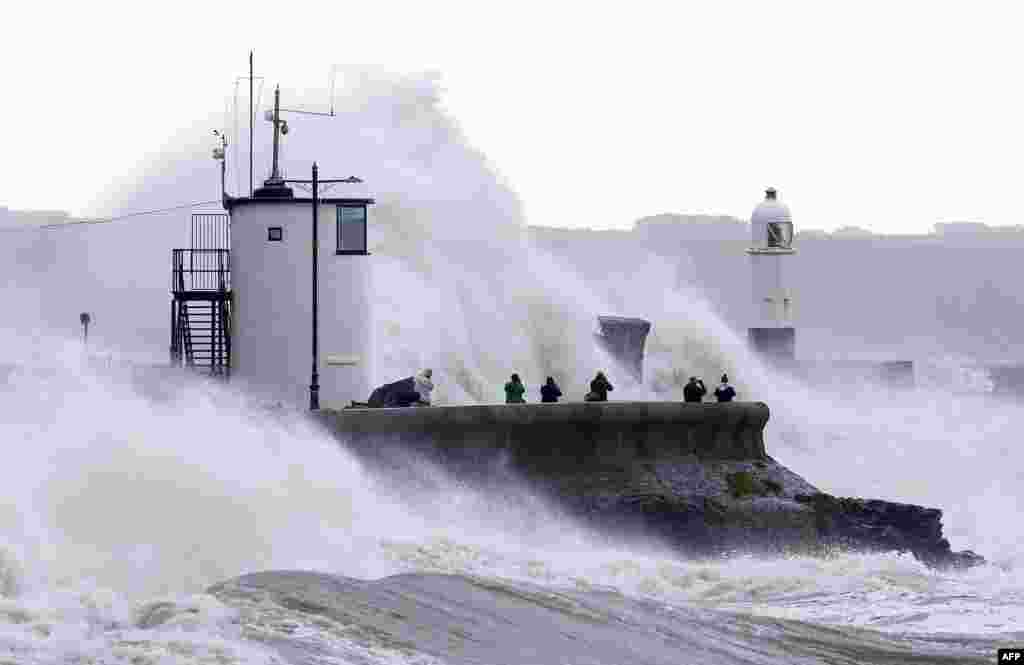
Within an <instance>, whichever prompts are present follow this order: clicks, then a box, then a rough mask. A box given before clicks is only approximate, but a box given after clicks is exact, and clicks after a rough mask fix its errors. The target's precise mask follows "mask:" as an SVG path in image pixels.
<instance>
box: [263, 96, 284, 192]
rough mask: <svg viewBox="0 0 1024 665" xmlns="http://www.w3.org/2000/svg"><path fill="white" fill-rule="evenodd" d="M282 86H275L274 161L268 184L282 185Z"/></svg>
mask: <svg viewBox="0 0 1024 665" xmlns="http://www.w3.org/2000/svg"><path fill="white" fill-rule="evenodd" d="M280 136H281V86H275V87H274V161H273V163H272V166H271V168H270V178H269V179H268V180H267V184H268V185H269V184H271V183H273V184H275V185H280V184H283V183H281V175H280V173H279V172H278V170H277V146H278V144H279V143H280V141H281V139H280Z"/></svg>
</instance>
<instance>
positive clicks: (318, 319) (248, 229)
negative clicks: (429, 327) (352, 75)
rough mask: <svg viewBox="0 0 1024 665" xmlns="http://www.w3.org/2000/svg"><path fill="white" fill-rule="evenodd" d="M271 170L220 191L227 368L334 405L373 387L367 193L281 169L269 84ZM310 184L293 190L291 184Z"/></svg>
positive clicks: (279, 124)
mask: <svg viewBox="0 0 1024 665" xmlns="http://www.w3.org/2000/svg"><path fill="white" fill-rule="evenodd" d="M274 97H275V100H274V111H273V114H272V115H271V114H270V113H268V117H267V120H270V121H271V122H273V125H274V127H273V129H274V143H273V146H274V151H273V163H272V166H271V171H270V175H269V177H268V178H267V180H266V181H265V182H264V183H263V186H262V187H259V188H257V189H256V190H255V191H253V192H251V194H250V196H247V197H245V196H243V197H231V196H228V195H227V194H225V195H224V207H225V208H226V209H227V210H228V214H229V215H230V244H231V252H230V256H231V292H232V303H231V305H232V307H231V373H232V376H233V377H235V378H238V379H242V380H243V381H244V382H245V383H247V384H249V385H250V386H251V387H252V388H255V389H257V390H258V391H260V392H262V393H264V394H266V395H268V396H272V397H274V398H276V399H279V400H281V401H284V402H287V403H291V404H306V403H308V404H309V405H310V408H312V409H317V408H324V409H340V408H344V407H345V406H348V405H349V404H350V403H351V402H353V401H363V400H365V399H366V396H367V395H369V393H370V383H371V381H370V379H371V377H370V365H369V363H370V360H371V334H370V330H371V325H372V311H371V302H372V299H371V293H372V287H371V282H370V253H369V251H368V250H367V210H368V208H369V206H370V205H372V204H373V203H374V201H373V199H371V198H348V197H339V198H321V197H320V196H319V195H318V191H319V190H318V188H319V187H320V186H322V185H323V184H324V183H358V182H361V181H360V180H359V179H358V178H355V177H350V178H346V179H344V180H319V179H318V172H317V166H316V164H315V163H314V164H313V166H312V174H311V175H312V177H311V179H309V180H295V179H285V178H284V177H282V175H281V171H280V168H279V166H278V144H279V142H280V139H281V135H282V134H284V133H287V132H288V125H287V122H286V121H284V120H282V119H281V113H282V109H281V108H280V93H279V91H275V95H274ZM294 184H297V185H299V186H300V187H308V188H309V189H310V190H311V196H309V197H302V196H297V195H296V192H295V190H294V189H293V188H292V187H290V186H289V185H294Z"/></svg>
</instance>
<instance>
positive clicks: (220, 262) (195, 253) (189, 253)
mask: <svg viewBox="0 0 1024 665" xmlns="http://www.w3.org/2000/svg"><path fill="white" fill-rule="evenodd" d="M230 254H231V251H230V250H227V249H174V250H171V291H173V292H175V293H184V292H187V291H229V290H230V289H231V260H230V259H231V256H230Z"/></svg>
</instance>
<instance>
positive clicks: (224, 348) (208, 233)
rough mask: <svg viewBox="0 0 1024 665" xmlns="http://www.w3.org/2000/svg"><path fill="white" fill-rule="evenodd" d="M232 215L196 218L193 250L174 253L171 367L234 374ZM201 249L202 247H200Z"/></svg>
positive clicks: (172, 268)
mask: <svg viewBox="0 0 1024 665" xmlns="http://www.w3.org/2000/svg"><path fill="white" fill-rule="evenodd" d="M228 233H229V227H228V216H227V215H224V214H194V215H192V247H191V248H189V249H174V250H172V251H171V348H170V353H171V364H172V365H174V366H179V367H188V368H193V369H196V370H199V371H202V372H203V373H207V374H210V375H211V376H221V377H225V378H226V377H228V376H229V375H230V374H231V266H230V250H229V249H228V245H229V243H230V237H229V235H228ZM197 245H199V246H197Z"/></svg>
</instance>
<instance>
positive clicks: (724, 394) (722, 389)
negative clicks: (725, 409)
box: [715, 374, 736, 402]
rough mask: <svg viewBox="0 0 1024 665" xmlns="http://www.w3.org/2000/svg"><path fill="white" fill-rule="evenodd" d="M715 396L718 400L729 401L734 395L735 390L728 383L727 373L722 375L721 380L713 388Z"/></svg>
mask: <svg viewBox="0 0 1024 665" xmlns="http://www.w3.org/2000/svg"><path fill="white" fill-rule="evenodd" d="M715 397H716V398H717V399H718V401H719V402H731V401H732V400H733V398H734V397H736V390H735V389H734V388H733V387H732V386H730V385H729V375H728V374H723V375H722V382H721V383H720V384H718V387H717V388H715Z"/></svg>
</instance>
